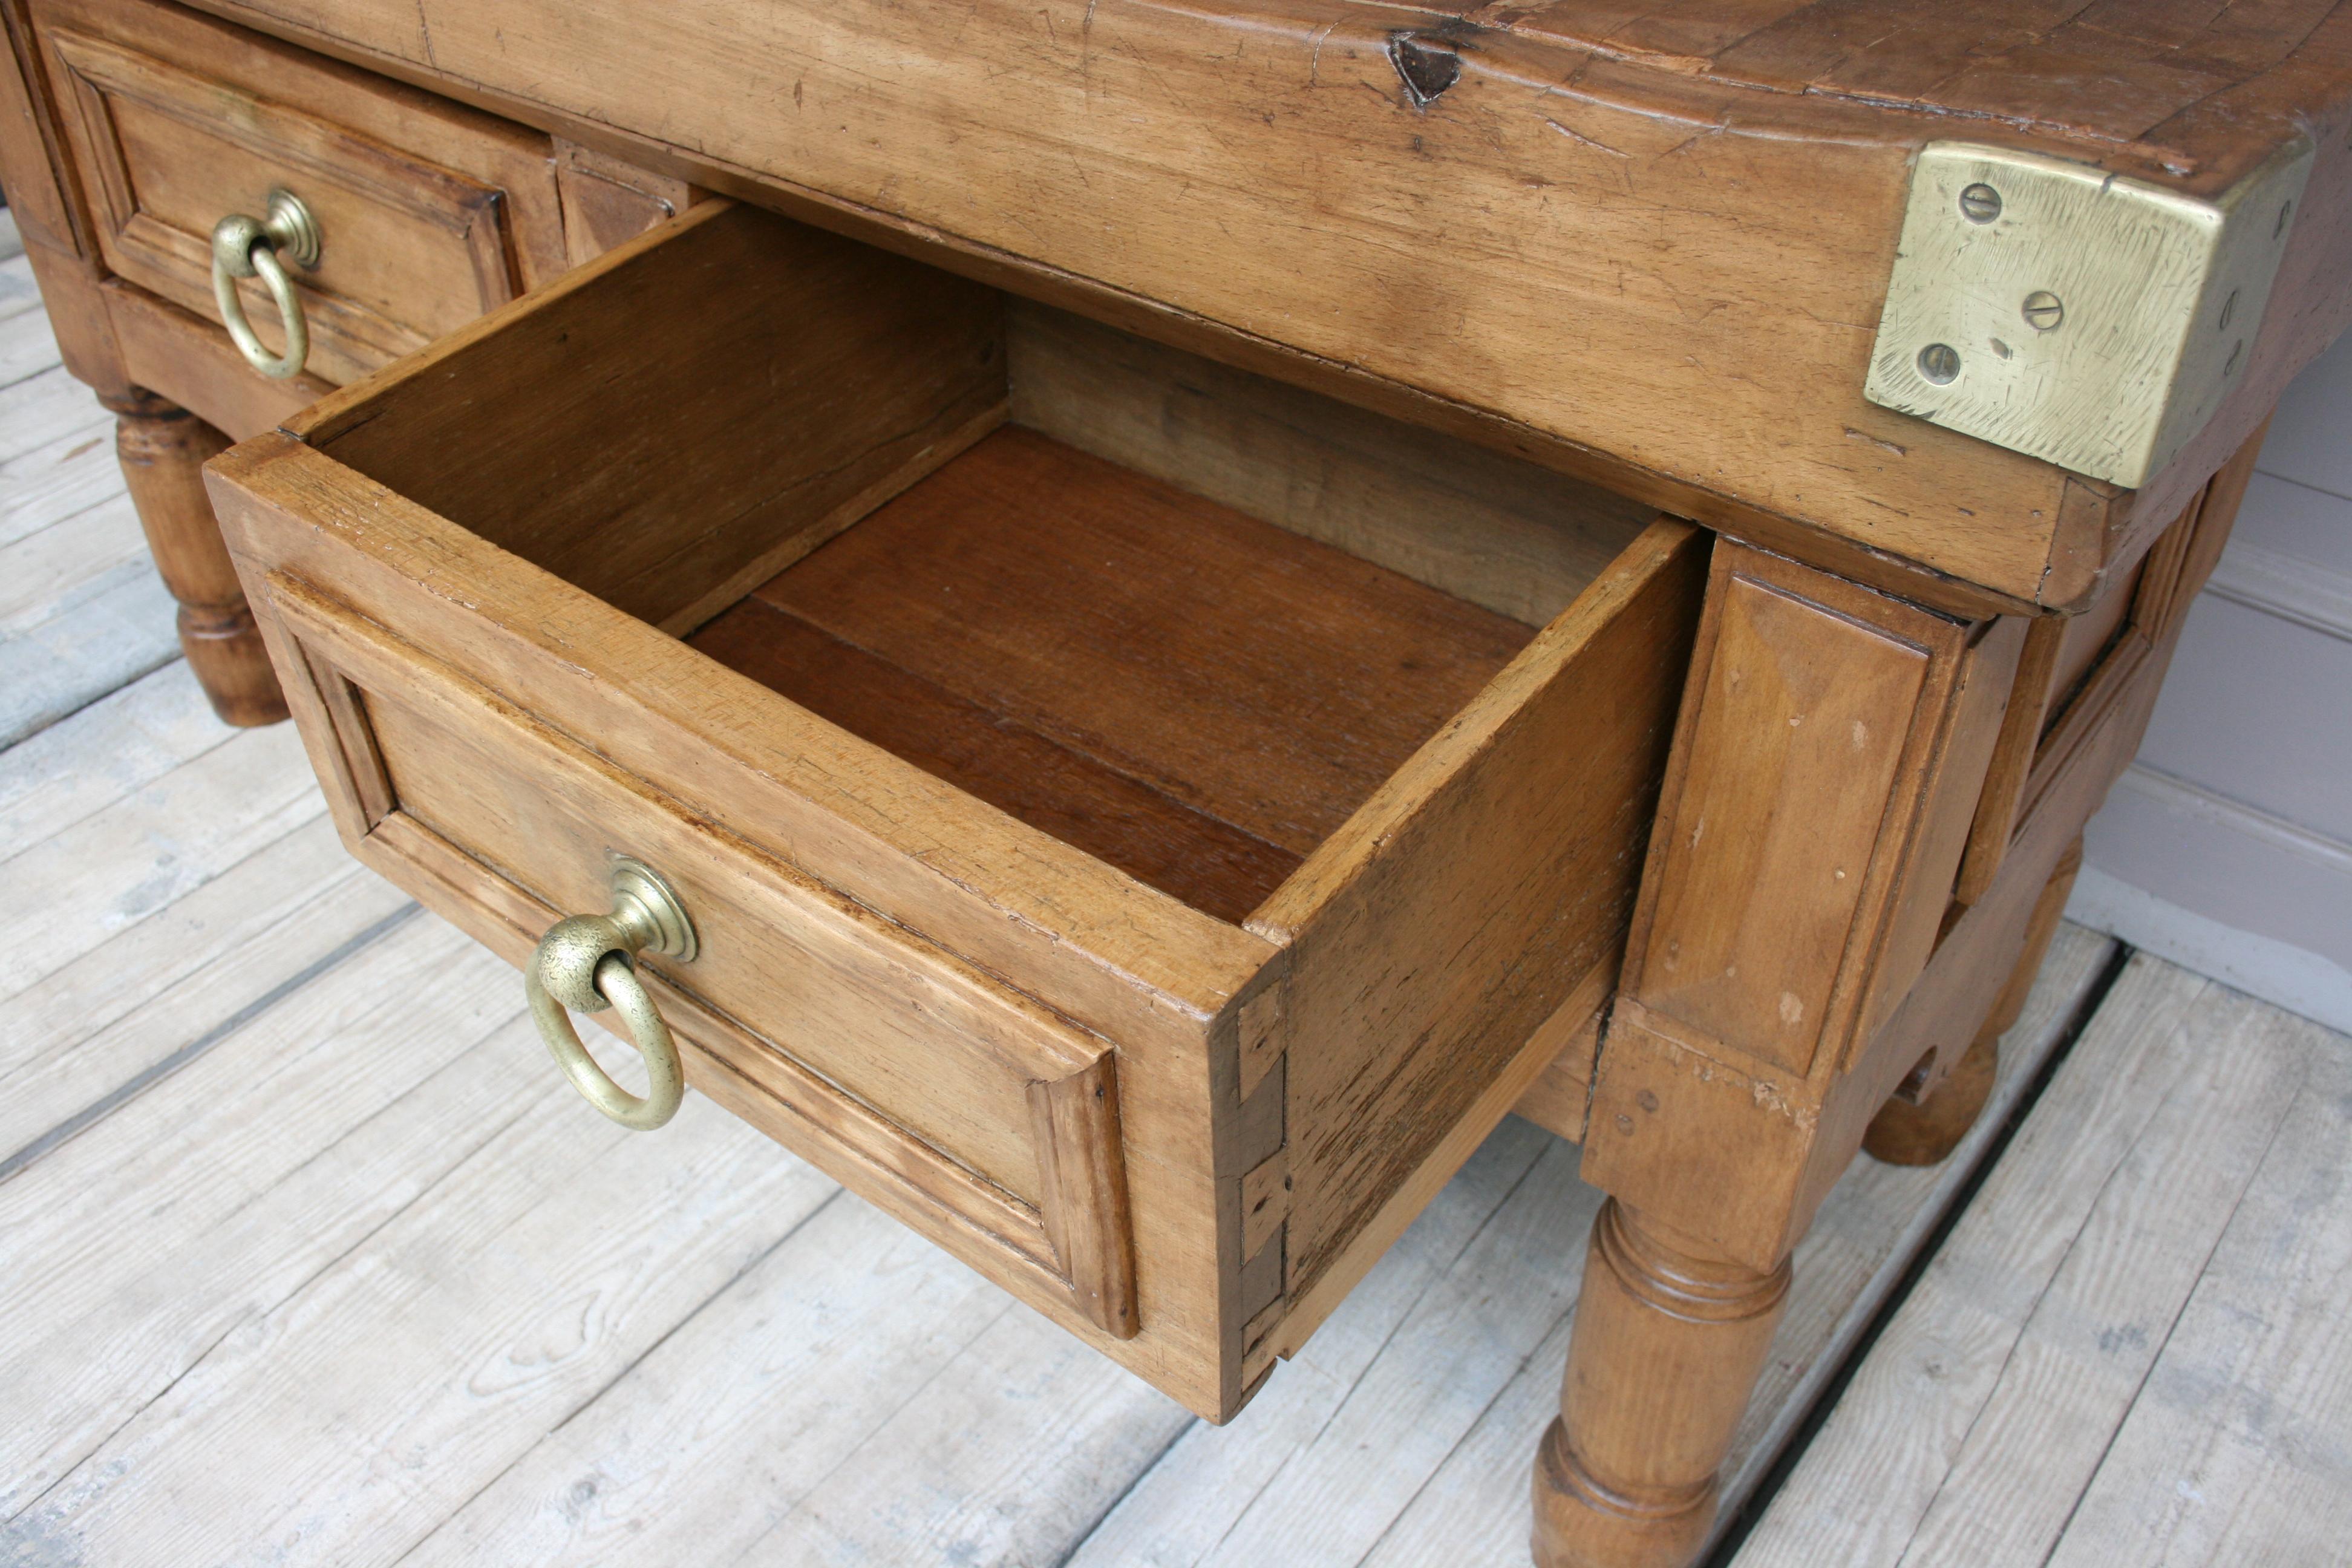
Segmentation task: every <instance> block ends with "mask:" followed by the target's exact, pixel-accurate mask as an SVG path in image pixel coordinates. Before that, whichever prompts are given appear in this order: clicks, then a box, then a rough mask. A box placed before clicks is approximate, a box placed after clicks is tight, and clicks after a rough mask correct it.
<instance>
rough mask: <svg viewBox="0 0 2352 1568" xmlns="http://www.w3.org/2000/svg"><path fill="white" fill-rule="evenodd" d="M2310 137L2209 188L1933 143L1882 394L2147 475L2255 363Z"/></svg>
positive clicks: (1878, 351) (1899, 270)
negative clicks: (2197, 191)
mask: <svg viewBox="0 0 2352 1568" xmlns="http://www.w3.org/2000/svg"><path fill="white" fill-rule="evenodd" d="M2311 153H2312V148H2311V143H2310V142H2309V141H2308V140H2307V139H2305V138H2301V137H2298V138H2297V139H2296V140H2295V141H2294V142H2293V143H2291V144H2289V145H2288V146H2287V147H2285V148H2283V149H2282V150H2281V151H2280V152H2279V153H2275V154H2274V155H2273V156H2272V158H2271V159H2270V160H2269V161H2268V162H2267V163H2263V166H2262V167H2260V168H2259V169H2256V170H2255V171H2254V172H2253V173H2252V174H2248V175H2247V176H2246V177H2245V178H2244V179H2242V180H2241V181H2240V182H2239V183H2238V184H2235V185H2233V186H2231V188H2230V190H2229V191H2228V192H2226V193H2224V194H2223V195H2222V196H2221V199H2220V200H2219V201H2218V202H2209V201H2200V200H2198V199H2196V198H2194V197H2189V196H2183V195H2179V194H2177V193H2175V192H2172V191H2168V190H2166V189H2164V188H2163V187H2161V186H2158V185H2153V184H2147V183H2146V182H2144V181H2139V180H2132V179H2126V178H2124V177H2123V176H2121V175H2118V174H2107V173H2106V172H2105V171H2104V170H2101V169H2098V168H2095V167H2094V166H2092V165H2090V164H2087V163H2070V162H2068V161H2066V160H2064V159H2061V158H2052V157H2046V156H2043V155H2041V154H2038V153H2019V152H2014V151H2011V150H2010V149H2008V148H2003V147H1989V146H1982V145H1979V144H1976V143H1972V142H1930V143H1929V144H1928V145H1927V147H1925V148H1923V149H1922V150H1921V151H1920V153H1919V157H1918V161H1917V163H1916V164H1915V166H1914V167H1913V170H1912V174H1911V195H1910V201H1909V204H1908V205H1907V206H1906V209H1905V212H1904V216H1903V238H1902V241H1901V245H1900V247H1899V248H1898V249H1897V251H1896V253H1895V270H1894V272H1893V275H1892V276H1891V277H1890V278H1889V279H1888V280H1887V286H1886V308H1885V310H1884V311H1882V312H1881V314H1880V316H1879V320H1878V340H1877V342H1876V343H1875V344H1874V347H1873V348H1872V351H1871V360H1870V378H1869V380H1868V382H1867V383H1866V384H1864V395H1866V396H1868V397H1869V399H1870V400H1871V401H1872V402H1873V403H1876V404H1880V405H1884V406H1885V407H1888V408H1893V409H1896V410H1899V411H1900V412H1902V413H1905V414H1913V415H1916V416H1919V417H1920V418H1922V419H1927V420H1930V421H1932V422H1934V423H1936V424H1937V425H1941V426H1946V427H1947V428H1948V429H1953V430H1958V431H1962V432H1964V433H1965V434H1968V435H1970V436H1975V437H1979V438H1981V439H1983V440H1987V441H1990V442H1993V443H1994V444H1995V445H1997V446H2002V447H2009V448H2011V450H2013V451H2019V452H2024V453H2028V454H2030V455H2032V456H2033V457H2036V458H2045V459H2047V460H2048V461H2050V462H2053V463H2055V464H2058V465H2059V466H2060V467H2062V468H2070V469H2073V470H2074V472H2076V473H2081V474H2087V475H2090V476H2091V477H2092V478H2094V479H2105V480H2107V481H2109V482H2110V483H2113V484H2118V485H2126V486H2134V487H2136V486H2137V485H2139V484H2140V483H2141V482H2142V481H2144V480H2145V479H2147V477H2148V476H2149V475H2150V474H2152V473H2154V472H2156V471H2157V470H2158V468H2162V467H2163V466H2164V464H2165V463H2166V462H2167V461H2168V459H2169V458H2171V457H2172V455H2173V454H2174V453H2176V452H2178V451H2179V449H2180V447H2182V446H2183V445H2184V444H2186V443H2187V441H2188V440H2189V437H2191V436H2194V435H2195V434H2196V433H2197V432H2198V430H2199V429H2200V428H2202V427H2203V426H2204V424H2205V421H2206V420H2207V419H2208V418H2210V416H2211V415H2212V413H2213V411H2214V409H2216V408H2217V407H2219V406H2220V405H2221V400H2222V398H2223V397H2224V396H2226V395H2228V394H2229V392H2230V390H2231V388H2232V387H2233V386H2235V385H2236V384H2237V380H2238V378H2239V376H2240V375H2241V374H2242V373H2243V372H2244V370H2245V366H2246V361H2247V360H2248V358H2249V357H2250V356H2251V354H2252V347H2253V340H2254V334H2255V332H2256V331H2257V330H2258V329H2259V328H2260V327H2261V325H2262V321H2263V308H2264V307H2265V306H2266V305H2267V304H2268V303H2269V301H2270V293H2271V282H2272V279H2273V278H2274V277H2275V276H2276V275H2277V272H2278V265H2279V258H2280V257H2281V256H2283V255H2284V253H2285V251H2286V244H2287V237H2288V235H2289V233H2290V231H2291V230H2292V227H2293V226H2294V210H2295V206H2296V205H2297V203H2298V201H2299V200H2300V198H2301V197H2302V195H2303V187H2304V182H2305V180H2306V179H2308V178H2309V176H2310V174H2311Z"/></svg>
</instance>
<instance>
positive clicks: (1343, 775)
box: [757, 428, 1528, 856]
mask: <svg viewBox="0 0 2352 1568" xmlns="http://www.w3.org/2000/svg"><path fill="white" fill-rule="evenodd" d="M757 596H758V597H759V598H760V599H761V601H762V602H763V603H765V604H767V605H772V606H774V607H775V608H776V609H778V610H781V611H783V612H784V613H786V614H788V615H790V616H793V617H795V618H797V619H799V620H801V621H803V622H804V623H806V624H808V625H810V626H814V627H816V628H818V629H819V630H821V631H823V632H824V633H825V634H826V635H827V636H830V637H835V638H836V639H838V640H840V641H842V642H845V643H847V644H849V645H851V646H853V647H857V648H860V649H864V650H866V651H867V652H870V653H872V654H874V655H875V656H877V658H883V659H886V660H887V661H889V662H890V663H892V664H894V665H896V666H898V668H902V669H904V670H906V671H908V673H910V674H912V675H914V676H916V677H917V678H919V679H923V680H925V681H928V682H930V683H932V684H934V685H936V686H939V687H941V688H944V689H948V690H950V691H951V692H952V693H954V694H955V695H956V696H957V697H960V698H961V699H962V700H965V701H968V702H971V703H972V704H974V705H975V706H977V707H979V708H980V709H982V710H983V711H985V712H988V713H991V714H992V715H1002V716H1003V719H1005V720H1008V721H1011V722H1013V723H1015V724H1019V725H1021V726H1023V727H1024V728H1026V729H1029V730H1031V731H1034V732H1036V733H1039V734H1041V735H1043V736H1045V737H1046V738H1047V739H1049V740H1051V741H1052V742H1054V743H1055V744H1056V745H1058V746H1060V747H1062V748H1064V749H1066V750H1068V751H1071V752H1076V753H1077V754H1078V755H1080V756H1082V757H1085V758H1088V759H1093V760H1095V761H1097V762H1099V763H1102V764H1103V765H1104V766H1106V767H1108V768H1109V769H1111V770H1113V771H1115V772H1117V773H1119V774H1121V775H1123V776H1125V777H1127V778H1129V779H1132V780H1134V781H1136V782H1137V783H1139V784H1143V785H1145V786H1147V787H1148V788H1150V790H1152V791H1153V792H1155V793H1157V794H1159V795H1165V796H1167V797H1169V798H1170V799H1171V800H1172V801H1174V802H1176V803H1179V804H1180V805H1182V806H1184V807H1186V808H1188V809H1189V811H1190V812H1192V813H1195V814H1199V815H1202V816H1208V817H1211V818H1213V819H1214V820H1216V821H1218V822H1220V823H1223V824H1226V825H1229V826H1231V827H1233V828H1234V829H1236V830H1238V831H1239V832H1240V833H1242V834H1244V835H1246V836H1248V837H1250V838H1252V839H1255V840H1256V841H1257V842H1259V843H1261V844H1265V845H1271V846H1275V847H1279V848H1281V849H1284V850H1286V851H1288V852H1289V853H1290V854H1291V855H1293V856H1303V855H1305V854H1307V852H1309V851H1311V850H1313V849H1314V848H1315V847H1316V846H1318V844H1320V843H1321V842H1322V841H1323V840H1324V839H1325V838H1327V837H1329V836H1330V835H1331V834H1332V833H1333V832H1334V831H1336V830H1337V829H1338V828H1339V826H1340V824H1341V823H1343V822H1345V821H1346V820H1347V819H1348V817H1349V815H1350V814H1351V813H1353V812H1354V811H1355V809H1356V808H1357V807H1358V806H1359V805H1361V804H1362V803H1363V802H1364V800H1365V799H1366V798H1367V797H1368V796H1369V795H1370V794H1371V793H1372V791H1373V790H1374V789H1375V788H1376V787H1377V786H1378V785H1379V784H1381V781H1383V780H1385V779H1386V778H1387V777H1388V776H1389V775H1390V774H1391V773H1394V772H1395V771H1396V770H1397V768H1398V767H1399V766H1401V765H1402V763H1403V762H1404V761H1405V759H1406V758H1407V757H1409V756H1411V755H1412V752H1414V750H1415V749H1416V748H1418V747H1419V746H1420V745H1421V744H1422V742H1423V741H1425V740H1427V739H1428V738H1429V737H1430V735H1432V734H1433V733H1434V732H1435V731H1437V729H1438V728H1439V726H1440V725H1442V724H1444V722H1445V721H1446V720H1448V719H1449V718H1451V717H1452V716H1453V715H1454V712H1456V711H1457V710H1460V709H1461V708H1462V707H1463V706H1464V705H1465V704H1466V703H1467V702H1468V701H1469V700H1470V699H1471V698H1472V697H1473V696H1474V695H1475V694H1476V693H1477V691H1478V689H1480V688H1481V687H1483V686H1484V685H1486V681H1487V680H1488V679H1489V678H1491V677H1492V676H1493V675H1494V674H1495V672H1496V670H1498V669H1500V668H1502V667H1503V665H1504V664H1505V662H1506V661H1507V660H1508V659H1509V658H1510V657H1511V656H1512V655H1513V654H1515V653H1516V652H1517V651H1518V648H1519V647H1520V646H1521V645H1522V644H1523V643H1524V642H1525V641H1526V640H1527V637H1528V633H1527V631H1526V629H1525V628H1524V627H1521V626H1517V625H1515V624H1513V623H1511V622H1508V621H1506V620H1505V619H1503V618H1502V617H1501V616H1496V615H1494V614H1493V613H1492V612H1490V611H1485V610H1481V609H1479V608H1477V607H1476V606H1475V605H1467V604H1465V603H1463V602H1461V601H1459V600H1456V599H1454V598H1451V597H1449V596H1448V595H1443V594H1440V593H1437V592H1435V591H1434V590H1432V589H1428V588H1424V587H1423V586H1421V585H1420V584H1416V583H1414V582H1412V581H1411V580H1410V579H1408V578H1405V577H1402V576H1400V575H1398V574H1394V573H1391V572H1388V571H1385V570H1383V569H1381V568H1379V567H1376V566H1373V565H1371V564H1370V563H1365V562H1361V561H1359V560H1357V559H1355V558H1354V557H1352V556H1349V555H1345V554H1342V553H1340V552H1338V551H1335V550H1332V549H1330V548H1328V546H1322V545H1318V544H1316V543H1314V542H1311V541H1308V540H1307V539H1305V538H1302V537H1301V536H1299V535H1297V534H1293V533H1289V532H1287V531H1283V530H1280V529H1276V528H1273V527H1270V526H1268V525H1266V524H1265V523H1260V522H1256V521H1253V520H1251V519H1248V518H1245V517H1243V516H1241V515H1239V514H1238V513H1235V512H1232V511H1229V510H1225V509H1224V508H1222V507H1218V506H1215V505H1213V504H1208V503H1203V502H1202V501H1201V500H1197V499H1194V498H1192V497H1188V496H1186V495H1185V494H1184V493H1183V492H1181V491H1180V490H1177V489H1173V488H1172V487H1171V486H1168V485H1165V484H1162V483H1160V482H1158V481H1155V480H1151V479H1144V478H1142V477H1140V476H1139V475H1136V474H1134V473H1133V472H1131V471H1130V470H1128V469H1124V468H1118V467H1115V466H1114V465H1112V464H1109V463H1107V462H1105V461H1103V460H1102V459H1100V458H1092V457H1089V456H1087V455H1086V454H1084V453H1081V452H1078V451H1076V449H1074V448H1072V447H1065V446H1062V445H1061V444H1060V443H1058V442H1055V441H1052V440H1049V439H1047V438H1045V437H1041V436H1038V435H1036V434H1034V433H1033V432H1030V431H1025V430H1022V429H1019V428H1008V429H1003V430H1000V431H998V432H996V433H995V434H994V435H992V436H990V437H988V438H987V439H985V440H983V441H982V442H981V443H980V444H979V445H978V446H976V447H972V448H971V450H970V451H968V452H966V453H965V454H964V455H963V456H962V457H961V458H957V459H956V460H955V461H954V462H952V463H950V464H949V465H948V466H947V467H945V468H941V469H940V470H939V471H938V472H936V473H934V474H932V475H931V476H930V477H929V478H928V479H924V480H923V481H922V482H920V483H919V484H917V485H915V486H914V487H912V488H911V489H908V491H907V492H906V493H904V494H903V495H901V496H899V497H898V499H897V500H893V501H891V502H889V503H888V504H887V505H885V506H883V507H882V508H880V509H879V510H877V511H875V512H874V513H873V514H871V515H870V516H868V517H867V518H866V520H865V521H862V522H860V523H859V524H858V525H857V526H856V528H855V529H853V530H851V531H848V532H847V533H845V534H843V535H842V536H841V537H839V538H838V539H836V540H835V541H834V542H832V543H831V544H830V545H828V546H827V547H826V548H824V550H822V551H819V552H816V553H814V554H813V555H811V556H809V557H808V558H807V559H805V560H803V561H802V562H801V563H798V564H797V565H795V566H793V568H791V569H790V570H787V571H786V572H784V573H783V574H781V575H779V576H777V577H776V578H774V579H772V581H770V582H768V583H766V584H763V585H761V587H760V588H759V589H758V590H757ZM786 695H788V696H792V695H796V693H793V692H791V691H787V693H786Z"/></svg>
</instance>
